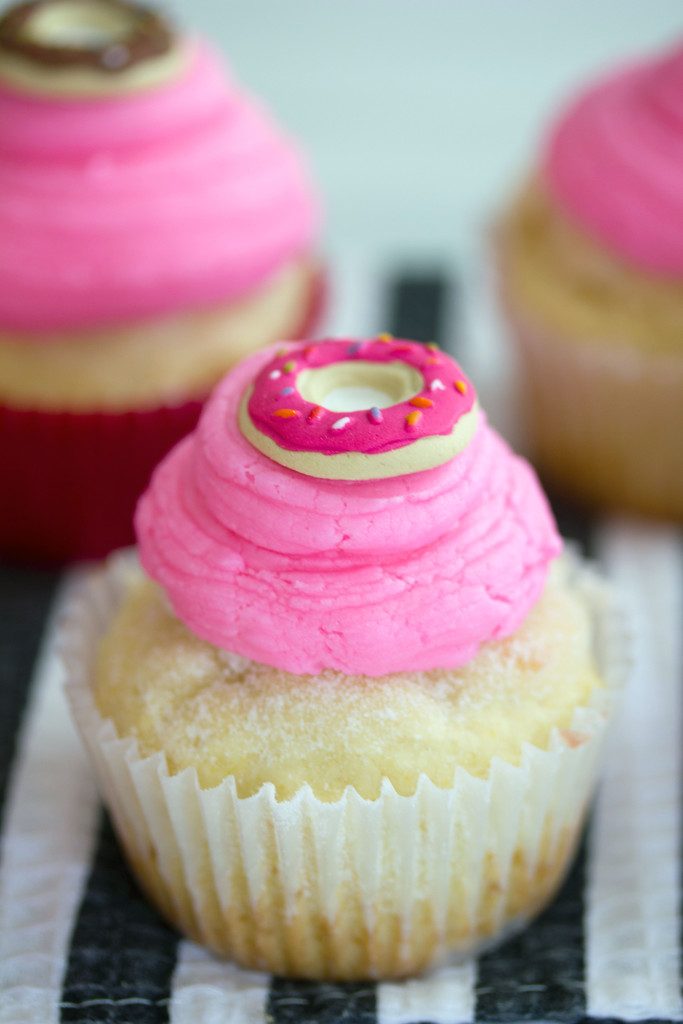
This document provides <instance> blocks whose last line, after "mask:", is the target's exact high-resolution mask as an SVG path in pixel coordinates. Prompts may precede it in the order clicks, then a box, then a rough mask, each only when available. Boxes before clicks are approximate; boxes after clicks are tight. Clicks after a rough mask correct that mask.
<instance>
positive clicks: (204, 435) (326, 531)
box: [136, 349, 561, 676]
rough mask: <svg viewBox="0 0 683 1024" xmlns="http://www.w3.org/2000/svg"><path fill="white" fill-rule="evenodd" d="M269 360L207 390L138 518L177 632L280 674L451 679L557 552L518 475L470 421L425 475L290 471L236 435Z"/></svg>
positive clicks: (528, 601) (500, 630) (519, 615)
mask: <svg viewBox="0 0 683 1024" xmlns="http://www.w3.org/2000/svg"><path fill="white" fill-rule="evenodd" d="M273 353H274V349H271V350H270V351H266V352H264V353H263V352H262V353H258V354H257V355H255V356H253V357H251V358H250V359H249V360H247V361H245V362H244V363H243V364H241V365H240V367H238V369H237V370H235V371H233V373H231V374H230V375H229V376H228V377H227V378H226V379H225V380H224V381H223V382H222V383H221V384H220V385H219V386H218V388H217V389H216V391H215V392H214V394H213V396H212V398H211V399H210V401H209V403H208V405H207V406H206V407H205V410H204V413H203V415H202V418H201V421H200V424H199V426H198V428H197V430H196V431H195V432H194V433H193V434H191V435H190V436H189V437H187V438H186V439H185V440H184V441H182V442H181V443H180V444H179V445H178V446H177V447H176V448H175V449H174V450H173V452H172V453H171V454H170V455H169V456H167V458H166V459H165V460H164V461H163V462H162V463H161V465H160V466H159V468H158V469H157V471H156V473H155V474H154V477H153V480H152V483H151V485H150V487H149V489H148V491H147V493H146V494H145V495H144V497H143V498H142V499H141V501H140V504H139V506H138V511H137V516H136V527H137V533H138V539H139V545H140V557H141V560H142V564H143V565H144V567H145V569H146V570H147V572H148V573H149V574H150V576H152V577H153V578H154V579H155V580H157V581H158V582H159V583H160V584H161V586H162V587H163V588H164V589H165V591H166V593H167V595H168V598H169V600H170V602H171V605H172V607H173V609H174V610H175V612H176V614H177V615H178V616H179V617H180V619H182V621H183V622H185V623H186V624H187V626H188V627H189V628H190V629H192V630H193V631H194V632H195V633H197V634H198V635H199V636H201V637H204V638H205V639H206V640H209V641H210V642H212V643H214V644H216V645H218V646H220V647H222V648H225V649H227V650H230V651H232V652H235V653H237V654H240V655H243V656H245V657H248V658H251V659H254V660H256V661H260V662H264V663H266V664H269V665H273V666H275V667H277V668H280V669H284V670H287V671H290V672H296V673H304V674H308V673H316V674H317V673H319V672H322V671H323V670H325V669H334V670H339V671H341V672H344V673H348V674H356V673H361V674H364V675H369V676H380V675H384V674H386V673H390V672H401V671H413V670H423V669H424V670H426V669H433V668H437V667H455V666H457V665H460V664H462V663H463V662H465V661H467V660H469V659H470V658H472V657H473V656H474V655H475V654H476V652H477V650H478V649H479V647H480V646H481V644H483V643H485V642H486V641H489V640H493V639H495V638H497V637H503V636H507V635H508V634H510V633H512V632H513V631H514V630H515V629H517V627H518V626H519V625H520V623H521V622H522V620H523V619H524V618H525V616H526V615H527V613H528V612H529V610H530V608H531V607H532V606H533V604H534V603H535V602H536V600H537V599H538V597H539V595H540V593H541V590H542V588H543V585H544V583H545V580H546V576H547V572H548V566H549V563H550V561H551V560H552V559H553V558H554V557H555V556H556V555H557V554H558V553H559V551H560V546H561V542H560V538H559V536H558V534H557V531H556V529H555V525H554V522H553V519H552V515H551V513H550V510H549V508H548V504H547V502H546V499H545V497H544V495H543V493H542V491H541V489H540V487H539V484H538V482H537V480H536V477H535V475H534V473H533V471H532V470H531V468H530V467H529V466H528V465H527V464H526V462H524V461H523V460H522V459H519V458H517V457H516V456H515V455H513V454H512V453H511V452H510V450H509V449H508V448H507V446H506V445H505V443H504V442H503V441H502V440H501V438H500V437H498V435H497V434H496V433H495V432H494V431H493V430H491V428H490V427H489V426H488V424H487V423H486V420H485V418H484V416H483V415H482V416H481V417H480V420H479V425H478V428H477V432H476V434H475V436H474V438H473V440H472V441H471V442H470V444H469V445H468V446H467V447H466V448H465V450H464V451H463V452H462V453H461V454H460V455H459V456H457V457H456V458H455V459H452V460H451V461H450V462H447V463H445V464H444V465H442V466H439V467H438V468H436V469H431V470H426V471H423V472H421V473H415V474H409V475H405V476H400V477H393V478H389V479H384V480H368V481H343V482H340V481H323V480H317V479H315V478H313V477H308V476H304V475H302V474H300V473H296V472H293V471H291V470H288V469H286V468H284V467H282V466H280V465H278V464H277V463H275V462H273V461H271V460H270V459H268V458H266V457H265V456H264V455H262V454H261V453H260V452H258V451H257V450H256V449H254V448H253V447H252V445H250V444H249V443H248V441H247V440H246V439H245V438H244V437H243V436H242V434H241V432H240V430H239V427H238V424H237V407H238V404H239V399H240V396H241V394H242V393H243V391H244V389H245V387H246V386H247V385H248V384H249V382H250V381H252V380H253V379H254V376H255V375H257V374H258V373H259V371H260V370H261V369H262V368H263V367H264V366H266V365H267V363H268V362H269V361H270V360H271V359H272V358H273Z"/></svg>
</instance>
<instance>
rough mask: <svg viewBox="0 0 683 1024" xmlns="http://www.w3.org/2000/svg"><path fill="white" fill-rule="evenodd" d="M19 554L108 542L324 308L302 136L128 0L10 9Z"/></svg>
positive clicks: (1, 252) (2, 459) (8, 112)
mask: <svg viewBox="0 0 683 1024" xmlns="http://www.w3.org/2000/svg"><path fill="white" fill-rule="evenodd" d="M0 124H1V125H2V127H1V129H0V191H1V194H2V199H1V201H0V477H1V478H2V480H3V488H2V497H0V552H4V553H10V554H13V555H19V556H21V555H26V556H37V557H43V558H47V559H55V558H56V559H61V558H65V557H77V556H96V555H99V554H102V553H103V552H105V551H107V550H109V549H110V548H111V547H112V546H115V545H117V544H121V543H125V542H128V541H129V540H130V539H131V538H132V524H131V520H132V510H133V507H134V502H135V499H136V498H137V497H138V496H139V494H140V492H141V490H142V489H143V488H144V486H145V485H146V483H147V481H148V479H149V473H150V471H151V469H152V467H153V466H154V464H155V463H156V462H157V461H158V460H159V458H160V457H161V456H162V455H163V454H164V453H165V452H166V451H167V450H168V448H169V447H170V446H171V445H172V444H173V443H174V442H175V441H176V440H178V438H179V437H181V436H183V435H184V434H185V433H186V432H187V431H188V430H189V429H190V428H191V427H192V426H193V425H194V423H195V422H196V418H197V415H198V412H199V409H200V406H201V403H202V401H203V400H204V398H205V397H206V395H207V394H208V392H209V391H210V389H211V388H212V386H213V385H214V384H215V383H216V381H217V380H218V379H220V377H221V376H222V375H223V374H224V373H225V371H226V370H227V369H228V368H229V367H230V366H231V365H232V364H233V363H234V362H236V361H237V360H239V359H240V358H241V357H243V356H244V355H245V354H247V353H248V352H250V351H252V350H254V349H256V348H257V347H260V346H262V345H264V344H268V343H271V342H273V341H274V340H275V339H276V338H280V337H298V336H300V335H301V334H302V333H303V332H305V329H306V325H307V324H308V322H309V321H310V319H311V316H312V314H313V313H314V311H315V307H316V303H317V301H318V299H319V291H320V286H319V275H318V272H317V270H316V265H315V260H314V256H313V246H314V239H315V229H316V209H315V202H314V199H313V196H312V191H311V186H310V184H309V181H308V177H307V174H306V172H305V170H304V167H303V165H302V162H301V160H300V157H299V154H298V153H297V151H296V149H295V148H294V147H293V146H292V145H291V143H290V142H289V141H288V140H287V139H286V138H285V137H283V136H282V135H281V133H280V132H279V130H278V129H277V128H276V127H275V126H274V124H273V123H272V122H271V120H270V118H269V117H268V115H267V114H266V113H264V111H263V110H262V109H261V108H260V106H259V105H258V104H256V103H255V102H254V101H253V100H252V99H251V98H249V97H248V96H246V95H245V94H244V93H242V92H241V91H240V89H239V88H238V87H237V86H236V85H235V84H234V83H233V82H232V81H231V79H230V78H228V77H226V73H225V70H224V68H223V67H222V64H221V62H220V60H219V59H218V57H217V56H216V54H215V53H214V52H213V51H212V50H211V48H210V47H209V46H208V45H207V44H206V43H204V42H203V41H202V40H199V39H195V38H190V37H185V36H182V35H179V34H177V33H176V32H175V31H174V30H173V29H172V28H171V27H170V26H169V25H168V24H167V23H166V22H165V21H164V20H163V19H162V18H161V17H160V16H158V15H156V14H154V13H153V12H150V11H149V10H147V9H146V8H143V7H139V6H137V5H135V4H131V3H128V2H125V0H42V2H38V3H27V4H22V5H19V6H18V7H15V8H12V9H10V11H9V12H7V13H6V14H5V15H4V17H3V18H2V19H1V20H0Z"/></svg>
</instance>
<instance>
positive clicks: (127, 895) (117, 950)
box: [0, 258, 683, 1024]
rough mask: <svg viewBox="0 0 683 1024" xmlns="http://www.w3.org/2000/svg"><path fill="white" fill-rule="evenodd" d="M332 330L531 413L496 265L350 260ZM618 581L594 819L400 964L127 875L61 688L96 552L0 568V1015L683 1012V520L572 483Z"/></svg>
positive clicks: (58, 1018)
mask: <svg viewBox="0 0 683 1024" xmlns="http://www.w3.org/2000/svg"><path fill="white" fill-rule="evenodd" d="M335 270H336V273H335V274H334V276H333V279H334V280H335V282H336V286H335V293H334V295H333V297H332V303H331V310H330V315H329V324H328V325H327V326H328V328H329V331H330V332H331V333H339V334H343V333H350V334H362V333H366V332H367V333H373V332H376V331H379V330H389V331H392V332H393V333H394V334H397V335H403V336H408V337H415V338H419V339H421V340H425V341H426V340H435V341H437V342H439V343H440V344H442V345H443V346H444V347H445V348H448V349H449V350H450V351H451V352H453V353H454V354H455V355H456V356H457V357H458V358H460V359H461V361H462V362H463V364H464V366H465V368H466V370H467V371H468V372H469V373H470V375H471V376H473V377H474V379H475V380H476V381H478V382H479V384H480V393H481V394H482V397H483V404H484V405H486V406H487V407H488V408H489V410H491V411H493V412H494V416H493V419H494V421H497V422H499V423H501V424H502V425H503V426H504V427H506V429H507V432H512V433H514V417H513V415H512V413H511V410H510V409H509V408H508V405H507V404H506V394H507V384H506V381H507V373H506V372H505V369H504V363H505V356H504V350H502V349H501V348H500V342H499V332H498V326H497V324H496V323H495V320H494V319H493V314H492V306H491V303H490V301H489V297H488V285H487V282H486V281H485V280H484V279H482V278H481V277H480V275H478V274H477V273H472V272H468V271H467V270H466V271H465V272H462V271H460V272H457V273H456V272H455V271H454V270H452V269H451V268H449V267H446V268H444V267H438V268H437V269H436V270H435V271H434V272H424V271H421V272H420V273H414V272H411V270H410V268H408V269H407V270H400V269H399V270H395V271H391V270H390V271H389V272H387V269H386V266H384V265H383V266H381V267H379V268H372V267H368V266H367V265H365V264H364V263H363V261H361V260H358V259H356V258H351V259H348V260H345V261H344V260H340V261H339V266H338V267H336V268H335ZM555 510H556V513H557V516H558V519H559V521H560V526H561V528H562V530H563V532H564V534H565V536H568V537H572V538H574V539H575V540H576V541H577V542H578V543H579V544H581V545H582V546H583V548H584V550H585V551H586V552H587V553H589V554H590V555H591V556H592V557H593V558H595V559H596V560H597V561H599V562H600V563H601V564H602V566H603V568H604V570H605V571H606V572H607V573H608V574H609V575H610V576H611V577H612V578H613V579H614V580H615V581H617V583H618V584H619V585H620V587H621V588H622V590H623V592H624V595H625V600H626V602H627V603H628V604H629V605H630V608H631V612H632V614H633V615H634V616H635V619H636V621H637V623H638V630H637V636H636V649H635V668H634V673H633V678H632V683H631V686H630V689H629V691H628V693H627V695H626V698H625V701H624V706H623V709H622V712H621V714H620V716H619V719H618V721H617V723H616V726H615V728H614V730H613V733H612V736H611V743H610V749H609V752H608V761H607V766H606V771H605V774H604V779H603V782H602V786H601V789H600V792H599V796H598V799H597V801H596V804H595V807H594V810H593V813H592V818H591V822H590V824H589V828H588V831H587V835H586V838H585V840H584V843H583V844H582V847H581V850H580V852H579V855H578V857H577V859H576V861H575V864H574V866H573V868H572V871H571V873H570V875H569V877H568V879H567V881H566V884H565V885H564V887H563V889H562V891H561V892H560V894H559V895H558V897H557V899H556V900H555V902H554V903H553V905H552V906H551V907H550V908H549V909H548V910H547V911H546V912H545V913H544V914H543V915H542V916H541V917H540V918H539V919H538V920H537V921H536V922H535V923H534V924H533V925H532V926H531V927H529V928H528V929H527V930H526V931H524V932H523V933H522V934H520V935H518V936H517V937H516V938H514V939H512V940H511V941H509V942H507V943H506V944H505V945H503V946H501V947H500V948H499V949H496V950H494V951H492V952H490V953H487V954H486V955H483V956H481V957H479V958H478V959H476V960H473V961H471V962H469V963H465V964H459V965H456V966H450V967H444V968H442V969H440V970H438V971H436V972H435V973H433V974H432V975H430V976H428V977H424V978H419V979H415V980H411V981H406V982H402V983H378V984H315V983H304V982H296V981H288V980H283V979H279V978H274V977H270V976H268V975H264V974H257V973H252V972H247V971H243V970H240V969H239V968H237V967H235V966H234V965H232V964H229V963H222V962H219V961H217V960H215V959H214V958H213V957H211V956H210V955H209V954H208V953H206V952H205V951H204V950H202V949H200V948H199V947H197V946H196V945H194V944H193V943H190V942H186V941H184V940H183V939H182V938H180V937H179V936H178V935H177V934H176V933H175V932H174V931H172V930H171V929H170V928H168V927H167V926H166V925H165V924H164V923H163V922H162V921H161V920H160V918H159V917H158V916H157V915H156V913H155V912H154V911H153V910H152V909H151V908H150V907H149V906H148V904H147V903H146V902H145V900H144V899H143V897H142V896H141V895H140V893H139V891H138V890H137V888H136V886H135V884H134V883H133V881H132V880H131V878H130V876H129V874H128V872H127V870H126V867H125V865H124V862H123V860H122V857H121V854H120V852H119V850H118V847H117V844H116V841H115V839H114V836H113V833H112V830H111V826H110V824H109V821H108V819H107V817H106V815H105V814H104V813H103V811H102V809H101V806H100V804H99V801H98V798H97V794H96V792H95V788H94V785H93V780H92V777H91V773H90V771H89V768H88V765H87V762H86V760H85V755H84V753H83V751H82V749H81V746H80V743H79V740H78V738H77V737H76V735H75V733H74V730H73V728H72V726H71V723H70V720H69V716H68V712H67V709H66V706H65V702H64V698H63V696H62V692H61V684H62V679H61V669H60V665H59V661H58V659H57V657H56V652H55V646H56V637H57V634H58V621H59V615H60V609H63V607H64V603H65V602H66V601H67V600H68V597H69V593H70V592H71V591H72V588H73V587H74V586H77V585H79V582H80V580H81V577H82V575H83V573H84V572H86V570H83V569H76V570H72V571H70V572H69V573H66V574H63V575H62V576H60V575H58V574H57V573H51V572H38V571H26V570H20V569H15V568H11V567H7V566H0V809H1V811H2V833H1V846H0V1024H53V1022H54V1024H57V1022H69V1024H162V1022H166V1021H171V1022H172V1024H262V1022H265V1021H268V1022H269V1024H294V1022H297V1024H309V1022H310V1024H313V1022H316V1024H342V1022H343V1024H427V1022H431V1024H465V1022H475V1021H481V1022H490V1024H497V1022H500V1024H512V1022H522V1021H528V1022H545V1021H556V1022H579V1021H590V1020H594V1019H602V1020H605V1019H608V1020H613V1021H622V1020H624V1021H652V1022H654V1021H674V1020H683V995H682V991H681V954H680V951H681V938H682V937H681V918H680V912H679V911H680V892H681V881H682V879H681V861H680V850H679V845H680V844H679V839H680V821H681V756H680V747H681V744H680V728H681V703H682V697H681V693H682V690H681V687H682V685H683V679H681V664H682V650H681V631H682V630H681V627H682V626H683V534H681V533H680V532H679V531H677V530H676V529H675V528H673V527H666V526H656V525H648V524H642V523H634V522H628V521H626V520H624V521H616V520H590V519H588V518H586V517H585V516H581V515H579V514H578V513H577V512H576V510H574V509H571V508H568V507H566V506H565V505H562V504H561V503H559V502H558V503H555Z"/></svg>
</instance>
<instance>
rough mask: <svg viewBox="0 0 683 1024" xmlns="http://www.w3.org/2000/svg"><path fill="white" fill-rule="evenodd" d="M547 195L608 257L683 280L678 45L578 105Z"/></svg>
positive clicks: (557, 148) (551, 162) (556, 142)
mask: <svg viewBox="0 0 683 1024" xmlns="http://www.w3.org/2000/svg"><path fill="white" fill-rule="evenodd" d="M543 171H544V174H545V180H546V182H547V184H548V187H549V189H550V191H551V193H552V194H553V195H554V196H555V198H556V199H557V201H558V202H559V203H560V204H561V205H562V206H563V207H564V208H565V209H566V211H567V213H568V214H570V215H571V216H572V217H574V218H575V219H576V221H577V222H578V223H579V224H581V225H582V226H583V227H584V228H586V229H587V230H588V231H589V232H590V233H592V234H593V235H594V236H595V237H596V238H597V239H598V240H600V241H601V242H602V243H603V244H604V245H605V246H606V247H607V248H609V249H611V250H612V251H613V252H614V253H616V254H617V255H618V256H620V257H622V258H623V259H624V260H626V261H628V262H631V263H632V264H634V265H636V266H638V267H641V268H643V269H644V270H646V271H652V272H654V273H656V274H661V275H663V276H671V277H679V276H681V275H682V274H683V46H681V45H679V46H677V47H676V49H674V50H673V51H672V52H670V53H667V54H665V55H664V56H663V57H659V58H658V59H656V60H652V61H647V62H645V63H641V64H638V65H636V66H635V67H630V68H628V69H626V70H622V71H621V72H620V73H618V74H616V75H613V76H612V77H610V78H607V79H605V80H603V81H600V82H598V83H597V85H594V86H593V87H592V88H591V89H590V90H589V91H588V92H586V93H584V94H583V95H582V96H580V97H579V98H578V99H577V100H576V101H575V102H574V103H573V104H572V105H571V106H570V107H569V108H568V109H567V111H566V112H565V114H564V116H563V117H562V118H561V119H560V121H559V123H558V124H557V125H556V127H555V129H554V131H553V133H552V136H551V138H550V140H549V143H548V148H547V153H546V157H545V163H544V167H543Z"/></svg>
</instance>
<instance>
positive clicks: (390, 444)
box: [239, 334, 478, 480]
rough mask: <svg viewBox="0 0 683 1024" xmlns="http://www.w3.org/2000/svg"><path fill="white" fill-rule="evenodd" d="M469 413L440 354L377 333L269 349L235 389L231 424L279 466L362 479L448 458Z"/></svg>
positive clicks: (470, 404)
mask: <svg viewBox="0 0 683 1024" xmlns="http://www.w3.org/2000/svg"><path fill="white" fill-rule="evenodd" d="M477 408H478V407H477V398H476V392H475V390H474V387H473V386H472V384H471V382H470V381H469V380H468V378H467V377H466V376H465V374H464V373H463V371H462V369H461V368H460V367H459V366H458V364H457V363H456V362H455V361H454V360H453V359H451V357H450V356H448V355H447V354H446V353H445V352H442V351H440V350H439V349H437V348H436V346H433V345H430V346H429V347H428V346H425V345H422V344H419V343H418V342H414V341H407V340H404V339H394V338H392V337H391V335H387V334H383V335H379V336H378V337H375V338H368V339H365V340H360V341H359V340H355V339H328V340H325V341H319V342H315V343H310V342H309V343H304V344H299V345H291V346H287V347H286V348H284V349H283V348H282V347H280V348H278V350H277V351H276V353H275V355H274V357H273V358H272V359H271V360H270V361H269V362H268V363H266V365H265V366H264V367H263V368H262V370H261V371H260V372H259V373H258V374H257V376H256V378H255V380H254V381H253V384H252V386H251V387H250V388H248V389H247V391H246V392H245V394H244V396H243V399H242V403H241V405H240V410H239V423H240V429H241V430H242V433H243V434H244V436H245V437H246V438H247V440H249V441H250V443H251V444H252V445H254V447H255V448H257V449H258V450H259V451H261V452H262V453H263V454H265V455H267V456H268V457H269V458H271V459H273V461H275V462H278V463H280V464H281V465H284V466H287V467H288V468H289V469H293V470H295V471H296V472H299V473H304V474H306V475H308V476H315V477H320V478H323V479H337V480H366V479H379V478H383V477H393V476H401V475H404V474H407V473H414V472H419V471H421V470H424V469H431V468H434V467H435V466H438V465H441V464H443V463H444V462H447V461H448V460H450V459H451V458H454V457H455V456H456V455H457V454H458V453H459V452H460V451H462V450H463V449H464V448H465V446H466V445H467V444H468V443H469V441H470V440H471V438H472V437H473V435H474V432H475V429H476V422H477Z"/></svg>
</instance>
